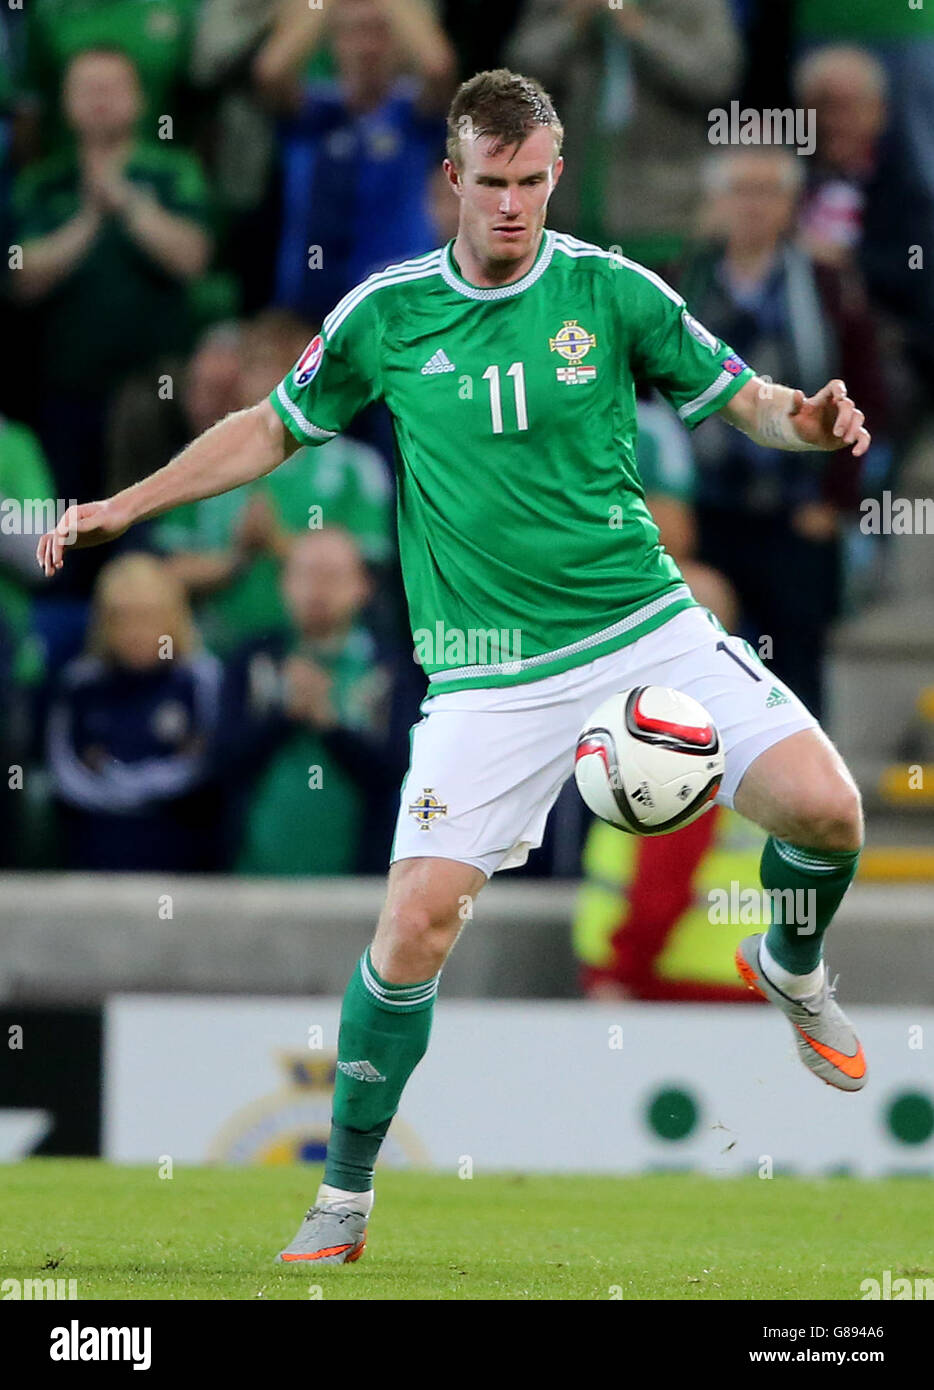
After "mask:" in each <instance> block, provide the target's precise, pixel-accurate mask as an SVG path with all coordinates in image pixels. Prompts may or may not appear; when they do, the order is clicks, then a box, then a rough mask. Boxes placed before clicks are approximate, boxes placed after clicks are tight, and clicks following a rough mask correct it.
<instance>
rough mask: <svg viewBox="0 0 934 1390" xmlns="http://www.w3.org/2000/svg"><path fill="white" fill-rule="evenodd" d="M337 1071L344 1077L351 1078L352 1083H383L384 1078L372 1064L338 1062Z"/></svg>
mask: <svg viewBox="0 0 934 1390" xmlns="http://www.w3.org/2000/svg"><path fill="white" fill-rule="evenodd" d="M337 1070H338V1071H342V1072H343V1073H344V1075H345V1076H349V1077H351V1079H352V1080H354V1081H385V1080H386V1078H385V1076H383V1074H382V1073H381V1072H378V1071H377V1070H376V1068H375V1067H374V1065H373V1063H372V1062H338V1064H337Z"/></svg>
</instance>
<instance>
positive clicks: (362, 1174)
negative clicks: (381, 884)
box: [278, 858, 486, 1264]
mask: <svg viewBox="0 0 934 1390" xmlns="http://www.w3.org/2000/svg"><path fill="white" fill-rule="evenodd" d="M485 882H486V875H485V874H484V873H482V872H481V871H480V870H479V869H476V868H474V867H473V866H472V865H470V864H461V863H459V862H458V861H456V860H453V859H438V858H413V859H400V860H397V861H396V862H395V863H394V864H393V865H392V868H391V869H390V871H389V884H388V891H387V894H386V902H385V905H384V907H383V911H382V913H381V914H380V919H379V923H378V925H377V928H376V935H375V937H374V938H373V942H372V944H371V945H370V946H369V947H368V948H367V950H366V951H365V952H364V954H363V956H362V957H361V959H360V960H359V961H358V962H357V966H356V968H355V970H354V972H353V975H352V976H351V978H350V983H349V984H348V986H347V991H346V993H345V995H344V1003H343V1007H342V1009H341V1023H340V1034H339V1037H338V1054H337V1055H338V1060H337V1080H336V1083H335V1088H334V1111H333V1117H332V1124H331V1136H330V1139H329V1142H328V1152H327V1159H326V1162H325V1168H324V1181H323V1183H322V1185H321V1187H320V1188H319V1190H318V1195H317V1198H316V1199H315V1204H314V1206H313V1207H311V1209H310V1210H309V1211H308V1213H307V1214H306V1216H305V1219H304V1220H303V1222H302V1224H301V1227H300V1228H299V1231H298V1234H297V1235H296V1236H295V1239H294V1240H293V1241H292V1242H291V1244H290V1245H288V1246H287V1247H286V1248H285V1250H283V1251H282V1252H281V1253H280V1255H279V1257H278V1258H279V1259H280V1260H281V1261H283V1262H285V1263H303V1262H305V1261H312V1260H314V1261H316V1262H317V1263H319V1264H345V1263H349V1262H351V1261H353V1260H357V1259H359V1257H360V1256H361V1255H362V1253H363V1247H364V1245H365V1243H366V1224H367V1219H368V1217H369V1215H370V1211H371V1209H372V1206H373V1170H374V1166H375V1163H376V1157H377V1154H378V1153H379V1149H380V1145H381V1144H382V1142H383V1139H384V1138H385V1136H386V1131H387V1130H388V1128H389V1125H390V1122H391V1121H392V1118H393V1116H394V1115H395V1113H396V1110H397V1109H398V1106H399V1100H400V1097H401V1096H402V1092H403V1089H404V1087H405V1084H406V1082H407V1081H408V1079H409V1077H410V1076H411V1075H412V1072H413V1071H414V1070H415V1068H416V1067H417V1065H418V1063H419V1062H420V1061H421V1059H422V1057H423V1056H424V1055H425V1051H426V1049H427V1047H428V1038H429V1034H430V1032H431V1020H432V1013H433V1010H434V1001H435V995H436V994H437V990H438V978H439V975H440V972H441V967H442V966H443V965H444V962H445V960H446V959H447V956H448V954H449V952H450V950H451V948H452V947H453V945H454V943H455V941H456V940H457V937H458V934H459V932H460V930H461V927H462V926H463V925H464V921H465V920H466V918H467V916H468V915H469V913H467V912H465V910H464V905H465V903H469V902H470V901H472V899H473V898H474V897H476V895H477V893H479V891H480V889H481V888H482V886H483V884H484V883H485Z"/></svg>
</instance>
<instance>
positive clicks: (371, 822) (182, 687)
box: [0, 0, 934, 874]
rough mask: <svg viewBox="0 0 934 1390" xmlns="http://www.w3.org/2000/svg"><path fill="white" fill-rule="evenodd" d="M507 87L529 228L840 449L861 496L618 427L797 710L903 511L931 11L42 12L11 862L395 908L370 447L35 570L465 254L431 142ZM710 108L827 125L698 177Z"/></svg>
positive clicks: (291, 4)
mask: <svg viewBox="0 0 934 1390" xmlns="http://www.w3.org/2000/svg"><path fill="white" fill-rule="evenodd" d="M501 65H505V66H509V67H512V68H514V69H516V70H518V71H522V72H525V73H528V74H529V75H531V76H534V77H537V78H538V79H539V80H541V81H542V82H543V83H544V84H545V86H546V87H547V88H548V89H549V91H550V92H551V94H552V96H553V97H554V99H555V101H556V103H557V106H558V110H559V113H560V114H561V116H562V118H563V121H564V124H565V128H566V131H567V138H566V146H565V157H566V161H567V168H566V172H565V175H564V178H563V179H562V181H561V184H560V186H559V188H558V190H557V192H556V194H555V197H554V200H553V203H552V211H551V214H550V218H549V220H550V223H551V225H553V226H555V227H558V228H560V229H563V230H567V231H570V232H573V233H575V234H577V235H580V236H582V237H584V238H586V239H588V240H593V241H596V242H597V243H598V244H600V245H601V246H604V247H611V246H613V247H617V248H619V249H621V250H622V252H623V253H624V254H626V255H630V256H632V257H634V258H635V259H637V260H639V261H641V262H643V263H644V264H646V265H648V266H650V267H652V268H653V269H655V270H657V271H659V272H660V273H662V274H664V275H665V276H666V278H668V279H669V280H670V281H671V282H672V283H674V284H675V285H677V286H678V287H679V289H680V290H681V291H682V293H684V294H685V295H686V297H687V299H688V302H689V305H690V307H691V309H692V312H693V313H694V314H695V316H696V317H698V318H700V319H701V320H702V321H703V322H706V323H708V324H709V326H710V327H711V328H712V329H713V330H714V331H715V332H716V333H717V334H719V335H720V336H722V337H723V338H725V339H726V340H727V341H729V342H730V343H731V344H732V346H733V347H734V348H735V349H736V350H737V351H738V352H739V353H740V354H741V355H742V356H743V357H744V358H746V359H747V360H748V361H749V362H751V363H752V364H753V365H754V366H755V367H756V369H757V370H758V371H759V372H760V374H764V375H765V376H767V377H769V378H771V379H773V380H775V381H780V382H790V383H792V384H794V385H798V386H801V387H803V388H804V389H805V390H806V391H811V390H814V389H816V388H817V387H819V386H820V385H822V384H823V383H824V382H825V381H826V380H827V379H828V378H829V377H831V376H838V375H839V376H842V377H843V378H844V379H845V381H846V382H847V385H848V387H849V389H850V393H851V394H852V395H853V396H854V398H855V399H856V400H857V401H858V403H859V404H860V406H861V408H862V409H863V410H864V411H865V412H866V415H867V417H868V422H869V424H870V427H871V428H872V430H873V435H874V445H873V448H872V450H871V451H870V454H869V456H868V458H867V460H866V461H865V464H864V466H863V467H862V468H861V469H860V468H859V467H858V466H857V465H856V464H854V461H853V460H852V458H851V457H850V456H849V454H848V453H841V454H837V455H829V456H827V455H813V454H807V453H804V454H779V453H776V452H775V451H772V450H768V449H763V448H760V447H758V446H757V445H754V444H752V443H751V442H750V441H749V440H747V439H746V438H745V437H744V436H742V435H740V434H738V433H736V432H735V431H731V430H730V429H728V427H726V425H725V424H723V422H721V421H720V420H719V419H718V418H716V417H715V418H713V419H712V420H711V421H710V422H708V423H707V424H705V425H704V427H703V428H702V429H701V430H700V431H699V432H698V433H697V435H696V436H693V437H691V436H689V435H688V434H687V432H686V431H685V430H684V429H683V428H682V427H681V426H680V425H679V423H678V421H677V419H676V417H675V416H674V415H673V414H672V413H671V412H670V411H669V410H668V409H667V407H664V406H663V405H661V404H660V402H659V400H658V398H656V397H654V396H653V394H652V392H651V390H650V389H649V388H646V390H645V392H644V398H643V399H642V401H641V403H640V423H641V435H640V445H639V449H640V461H641V464H642V470H643V476H644V480H645V486H646V491H647V494H648V496H649V499H650V505H651V506H652V509H653V512H654V515H655V517H656V520H657V522H658V524H659V527H660V529H661V532H662V539H663V541H664V543H665V545H666V546H667V547H668V549H669V550H670V551H671V552H672V554H673V555H674V556H675V558H676V559H677V560H678V561H679V563H681V564H682V565H683V567H684V570H685V574H686V575H687V577H688V578H689V579H690V581H691V583H692V584H693V585H694V587H695V592H696V593H697V595H698V597H699V598H700V599H701V600H702V601H703V602H704V603H706V604H708V606H710V607H711V608H712V609H713V610H714V611H715V612H717V613H718V614H719V615H720V616H721V618H722V619H723V621H724V622H725V623H726V624H727V625H728V626H729V627H730V628H731V629H733V630H736V631H739V632H741V633H742V634H743V635H744V636H747V637H748V638H749V640H750V641H751V642H752V643H753V644H754V645H755V646H756V648H757V650H759V651H760V653H761V654H762V655H763V656H765V657H766V658H767V659H768V660H769V661H770V662H771V664H772V665H773V667H774V669H775V670H776V672H777V673H778V674H779V675H781V676H782V677H783V678H784V679H786V680H787V681H789V682H790V683H791V684H792V686H793V687H794V688H795V689H796V690H797V691H798V692H799V693H800V694H801V696H802V697H803V698H804V699H805V701H806V702H807V703H808V704H809V705H810V706H811V708H812V709H814V710H815V712H816V713H818V714H820V713H821V709H822V704H823V697H824V692H823V671H824V665H825V659H826V651H827V643H828V636H829V633H830V632H831V630H832V626H833V624H834V623H835V622H836V621H837V620H838V619H839V618H840V617H841V616H842V615H844V614H846V613H848V612H852V611H854V610H855V609H856V608H858V606H859V605H860V604H861V603H863V602H865V601H866V599H867V597H869V596H870V595H872V594H874V593H877V592H878V591H879V589H880V586H884V585H885V583H886V554H885V549H884V541H877V540H875V539H874V538H870V537H867V536H864V535H863V534H862V533H861V531H860V529H859V526H858V517H859V503H860V500H861V499H862V498H865V497H867V496H872V495H876V494H878V493H879V492H881V490H882V489H883V488H886V487H892V486H894V485H896V483H897V478H898V471H899V467H900V465H901V462H902V460H903V459H904V458H905V456H906V453H907V452H908V450H909V449H910V447H911V445H912V443H913V441H914V439H915V438H916V437H917V434H918V431H919V429H920V427H921V424H922V422H923V419H924V414H925V402H926V400H927V399H928V398H929V390H930V387H931V386H932V385H934V350H932V335H931V331H930V330H931V326H932V323H934V313H932V308H934V306H932V302H931V301H932V292H931V279H932V277H931V275H930V274H929V273H927V274H926V273H925V271H924V269H923V254H924V252H925V251H926V252H927V253H928V254H931V252H932V249H934V235H932V232H934V5H932V6H929V7H927V8H925V7H920V8H917V9H915V8H911V7H907V6H893V5H892V4H891V3H890V0H791V2H790V3H789V4H787V5H775V4H773V3H772V2H771V0H632V3H629V0H627V3H625V4H623V5H620V6H616V5H610V4H608V3H606V0H496V3H489V2H488V0H435V2H434V3H432V0H320V3H319V4H314V3H309V0H30V3H29V4H28V5H27V6H25V7H23V8H22V9H13V8H8V7H3V9H2V11H0V112H2V120H0V218H2V222H3V230H4V236H5V242H4V245H6V246H8V247H9V248H10V249H9V253H8V258H7V259H8V266H9V269H8V270H7V272H6V274H5V277H4V281H3V289H2V296H0V333H2V338H3V341H4V343H5V345H6V348H5V353H4V358H5V365H4V372H3V374H2V377H0V768H2V773H3V779H2V781H3V784H4V785H2V787H0V816H2V822H0V858H2V862H4V863H5V864H8V865H9V864H12V865H14V866H22V867H54V868H84V869H96V870H102V871H107V870H114V871H123V870H184V871H190V872H198V871H218V870H232V871H235V872H239V873H243V874H341V873H351V872H373V873H378V872H381V871H382V870H383V869H384V867H385V864H386V861H387V856H388V852H389V846H390V841H391V835H392V825H393V821H394V818H395V812H396V807H397V805H398V795H399V790H398V789H399V784H400V781H401V778H402V776H403V774H404V771H405V767H406V763H407V757H408V738H407V730H408V728H409V727H410V726H411V724H412V723H414V722H415V720H416V719H417V717H418V705H419V701H420V699H421V698H422V695H423V694H424V689H425V681H424V678H423V676H422V673H421V670H420V668H419V667H418V665H417V664H416V663H415V662H414V660H413V655H412V645H411V641H410V640H409V638H408V634H407V629H406V614H405V604H404V599H403V596H402V591H401V584H400V578H399V572H398V564H397V556H396V543H395V525H394V497H393V458H392V431H391V424H390V422H389V420H388V418H387V417H386V415H385V412H384V411H382V409H381V408H374V409H372V410H370V411H368V412H366V413H365V414H364V415H363V416H361V417H360V418H359V419H358V420H357V421H356V422H355V423H354V425H353V426H352V427H351V430H350V431H349V432H348V434H347V435H346V436H344V437H339V438H336V439H334V440H332V441H330V442H329V443H327V444H325V445H324V446H323V447H320V448H314V449H311V448H301V449H299V450H298V451H297V452H296V453H295V454H294V455H293V456H292V457H291V458H290V459H289V460H288V462H287V463H286V464H284V465H283V466H282V467H281V468H280V469H278V470H276V471H275V472H274V473H273V474H271V475H269V476H268V477H266V478H264V479H261V480H260V481H258V482H257V483H256V484H254V485H252V486H250V487H248V488H244V489H241V490H239V491H238V492H236V493H233V494H229V495H226V496H222V497H216V498H212V499H209V500H207V501H203V502H200V503H197V504H194V505H191V506H189V507H187V508H182V509H180V510H178V511H176V512H174V513H171V514H169V515H167V516H165V517H163V518H161V519H159V520H157V521H155V522H152V523H149V524H148V525H146V526H144V527H140V528H136V529H135V530H134V531H132V532H130V533H129V534H128V535H127V536H125V537H123V538H122V540H121V541H120V542H119V543H118V545H116V546H114V547H107V548H106V549H104V550H90V551H83V552H80V553H74V554H72V555H71V556H70V557H69V561H68V564H67V565H66V567H65V569H64V571H63V572H62V573H61V574H60V575H58V576H57V577H56V578H55V579H54V580H52V581H49V582H46V581H45V580H43V579H42V578H41V577H40V574H39V571H38V568H37V567H36V565H35V562H34V559H33V554H34V549H35V540H36V536H35V532H36V530H39V531H41V530H43V529H45V524H46V521H47V516H48V513H47V511H46V512H45V513H44V514H43V513H42V512H41V504H42V502H43V501H48V502H49V503H50V504H51V500H52V499H57V500H58V502H59V504H60V505H59V510H61V509H62V507H63V506H64V505H66V504H67V503H68V502H69V501H71V500H75V499H76V500H80V501H87V500H92V499H94V498H98V497H102V496H106V495H109V494H110V493H112V492H114V491H116V490H118V489H119V488H122V487H125V486H127V485H128V484H130V483H132V482H133V481H135V480H136V479H138V478H140V477H142V476H144V475H145V474H147V473H149V472H151V471H152V470H154V469H156V468H158V467H160V466H161V465H162V464H164V463H166V462H167V461H168V460H169V459H170V458H172V457H173V456H174V455H175V454H176V453H177V452H178V451H179V450H180V449H181V448H182V447H183V446H184V445H185V444H186V443H187V442H188V441H189V440H191V439H192V438H194V437H195V436H196V435H198V434H199V433H200V432H202V431H203V430H204V429H206V428H207V427H209V426H210V425H211V424H213V423H214V422H216V421H217V420H219V419H221V418H223V417H224V416H225V415H226V414H228V413H229V412H230V411H233V410H237V409H240V408H242V407H244V406H247V405H251V404H253V403H254V402H256V401H257V400H259V399H260V398H261V397H263V396H264V395H266V394H267V393H268V392H269V391H270V390H271V389H272V388H273V387H274V386H275V385H276V383H277V382H278V381H279V380H280V379H281V378H282V377H283V376H284V375H285V373H286V372H287V371H288V370H289V368H290V367H291V366H292V364H293V363H294V362H295V360H296V359H297V358H298V356H299V355H300V353H301V352H302V349H303V347H304V346H305V344H306V343H307V342H308V340H309V339H310V338H311V337H312V336H313V335H314V333H315V332H316V331H317V329H318V327H319V325H320V322H321V319H322V317H323V316H324V314H325V313H326V312H327V311H328V309H329V308H331V307H332V306H333V305H334V303H335V302H336V301H337V300H338V299H339V298H340V297H341V296H342V295H343V294H344V293H345V292H346V291H347V290H348V289H349V288H351V287H352V286H353V285H354V284H356V283H357V282H359V281H360V280H361V279H362V278H364V277H365V276H366V275H367V274H369V273H371V272H372V271H374V270H378V269H381V268H383V267H384V266H386V265H387V264H391V263H392V262H394V261H398V260H401V259H405V258H407V257H410V256H415V255H418V254H420V253H422V252H424V251H426V250H429V249H431V248H432V247H433V246H435V245H438V244H440V243H442V242H444V241H447V240H448V239H449V238H451V237H452V236H453V235H454V234H455V231H456V212H457V204H456V199H455V198H454V197H453V195H452V194H451V192H450V189H449V188H448V187H447V186H446V182H445V180H444V178H443V176H442V175H441V172H440V161H441V159H442V157H443V145H444V113H445V110H446V107H447V105H448V102H449V101H450V97H451V95H452V93H453V91H454V89H455V87H456V84H457V83H458V81H460V80H462V79H463V78H465V77H468V76H470V75H472V74H473V73H474V72H475V71H478V70H480V69H483V68H489V67H495V66H501ZM733 102H735V103H738V108H737V109H738V110H740V111H745V110H754V111H760V112H761V111H763V110H765V109H786V110H795V109H797V110H803V111H805V112H813V113H815V127H814V133H815V141H814V144H813V147H812V149H811V150H810V152H809V153H807V154H802V153H797V152H796V151H795V149H794V148H790V147H788V146H785V147H779V146H776V145H769V144H743V143H737V144H732V145H716V144H713V143H711V140H710V128H711V122H710V113H711V112H712V111H713V110H715V109H729V108H730V105H731V103H733ZM918 252H920V253H921V260H920V263H919V259H918V254H917V253H918ZM873 546H876V547H878V548H872V547H873ZM764 638H768V639H769V640H768V642H767V643H766V644H763V639H764ZM583 828H584V827H583V824H582V821H581V817H580V815H579V813H578V812H577V810H576V809H575V808H572V807H571V805H570V803H569V802H567V801H566V800H565V801H564V802H563V803H561V804H559V810H558V814H557V815H556V817H555V818H554V821H553V826H552V831H551V834H550V836H549V840H548V841H547V842H546V844H545V846H543V848H542V850H541V851H540V852H539V854H538V855H536V856H533V858H532V860H531V861H530V864H529V872H531V873H538V874H548V873H556V874H574V873H577V872H578V871H579V865H580V845H581V839H582V834H583Z"/></svg>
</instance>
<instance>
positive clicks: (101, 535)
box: [36, 501, 130, 579]
mask: <svg viewBox="0 0 934 1390" xmlns="http://www.w3.org/2000/svg"><path fill="white" fill-rule="evenodd" d="M129 524H130V523H129V522H128V521H126V520H125V518H123V517H122V516H121V515H120V514H119V513H118V511H117V508H116V507H115V506H114V505H113V503H112V502H110V501H108V502H82V503H80V504H78V505H75V506H73V507H68V508H67V510H66V511H64V512H63V513H62V515H61V517H60V519H59V521H58V524H57V526H56V527H55V528H54V530H52V531H46V533H45V535H44V536H41V537H40V538H39V544H38V545H37V546H36V560H37V561H38V564H39V568H40V569H41V570H42V572H43V574H44V575H45V576H46V578H49V579H50V578H51V577H52V575H53V574H55V572H56V571H57V570H60V569H61V568H62V565H63V564H64V563H65V547H66V546H70V545H74V546H77V548H78V549H79V550H83V549H85V548H86V547H88V546H92V545H103V544H104V542H105V541H112V540H116V538H117V536H122V535H123V533H124V531H126V530H127V528H128V527H129Z"/></svg>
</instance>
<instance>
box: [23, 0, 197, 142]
mask: <svg viewBox="0 0 934 1390" xmlns="http://www.w3.org/2000/svg"><path fill="white" fill-rule="evenodd" d="M198 4H199V0H28V3H27V4H26V5H25V6H24V9H25V12H26V26H25V28H26V45H25V47H26V54H25V71H24V73H23V83H22V85H23V91H22V94H21V98H20V103H21V113H22V116H23V117H24V118H25V119H24V125H28V129H27V130H26V131H25V132H24V143H25V145H26V150H27V153H28V154H29V155H31V156H33V157H34V156H35V155H36V154H37V153H39V152H40V150H41V152H44V153H51V152H52V151H53V150H56V149H58V148H59V147H60V146H61V145H62V144H64V143H66V142H67V141H68V139H69V135H70V132H69V130H68V127H67V123H66V124H65V125H63V122H62V114H63V113H62V112H61V110H60V108H59V94H60V92H61V90H62V85H63V80H64V77H65V73H66V72H67V70H68V68H69V66H70V65H71V63H72V61H73V59H74V58H75V57H76V56H77V55H78V54H79V53H82V52H84V51H86V50H87V49H89V48H95V49H96V48H107V49H110V48H118V49H119V50H120V51H121V52H123V53H125V54H126V55H127V57H128V58H129V59H130V60H131V61H132V63H133V65H134V67H135V69H136V71H137V73H138V74H139V79H140V86H141V98H140V131H141V133H142V136H143V138H144V139H145V140H155V139H157V138H158V122H159V118H160V117H161V116H165V115H171V116H172V117H173V121H174V120H177V116H178V98H179V94H180V92H181V91H182V89H183V88H184V83H185V77H186V75H187V69H188V63H189V55H190V51H191V39H192V26H193V22H194V17H195V14H196V12H197V9H198ZM174 133H175V135H176V136H177V135H178V134H179V132H178V131H177V130H176V131H175V132H174Z"/></svg>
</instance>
